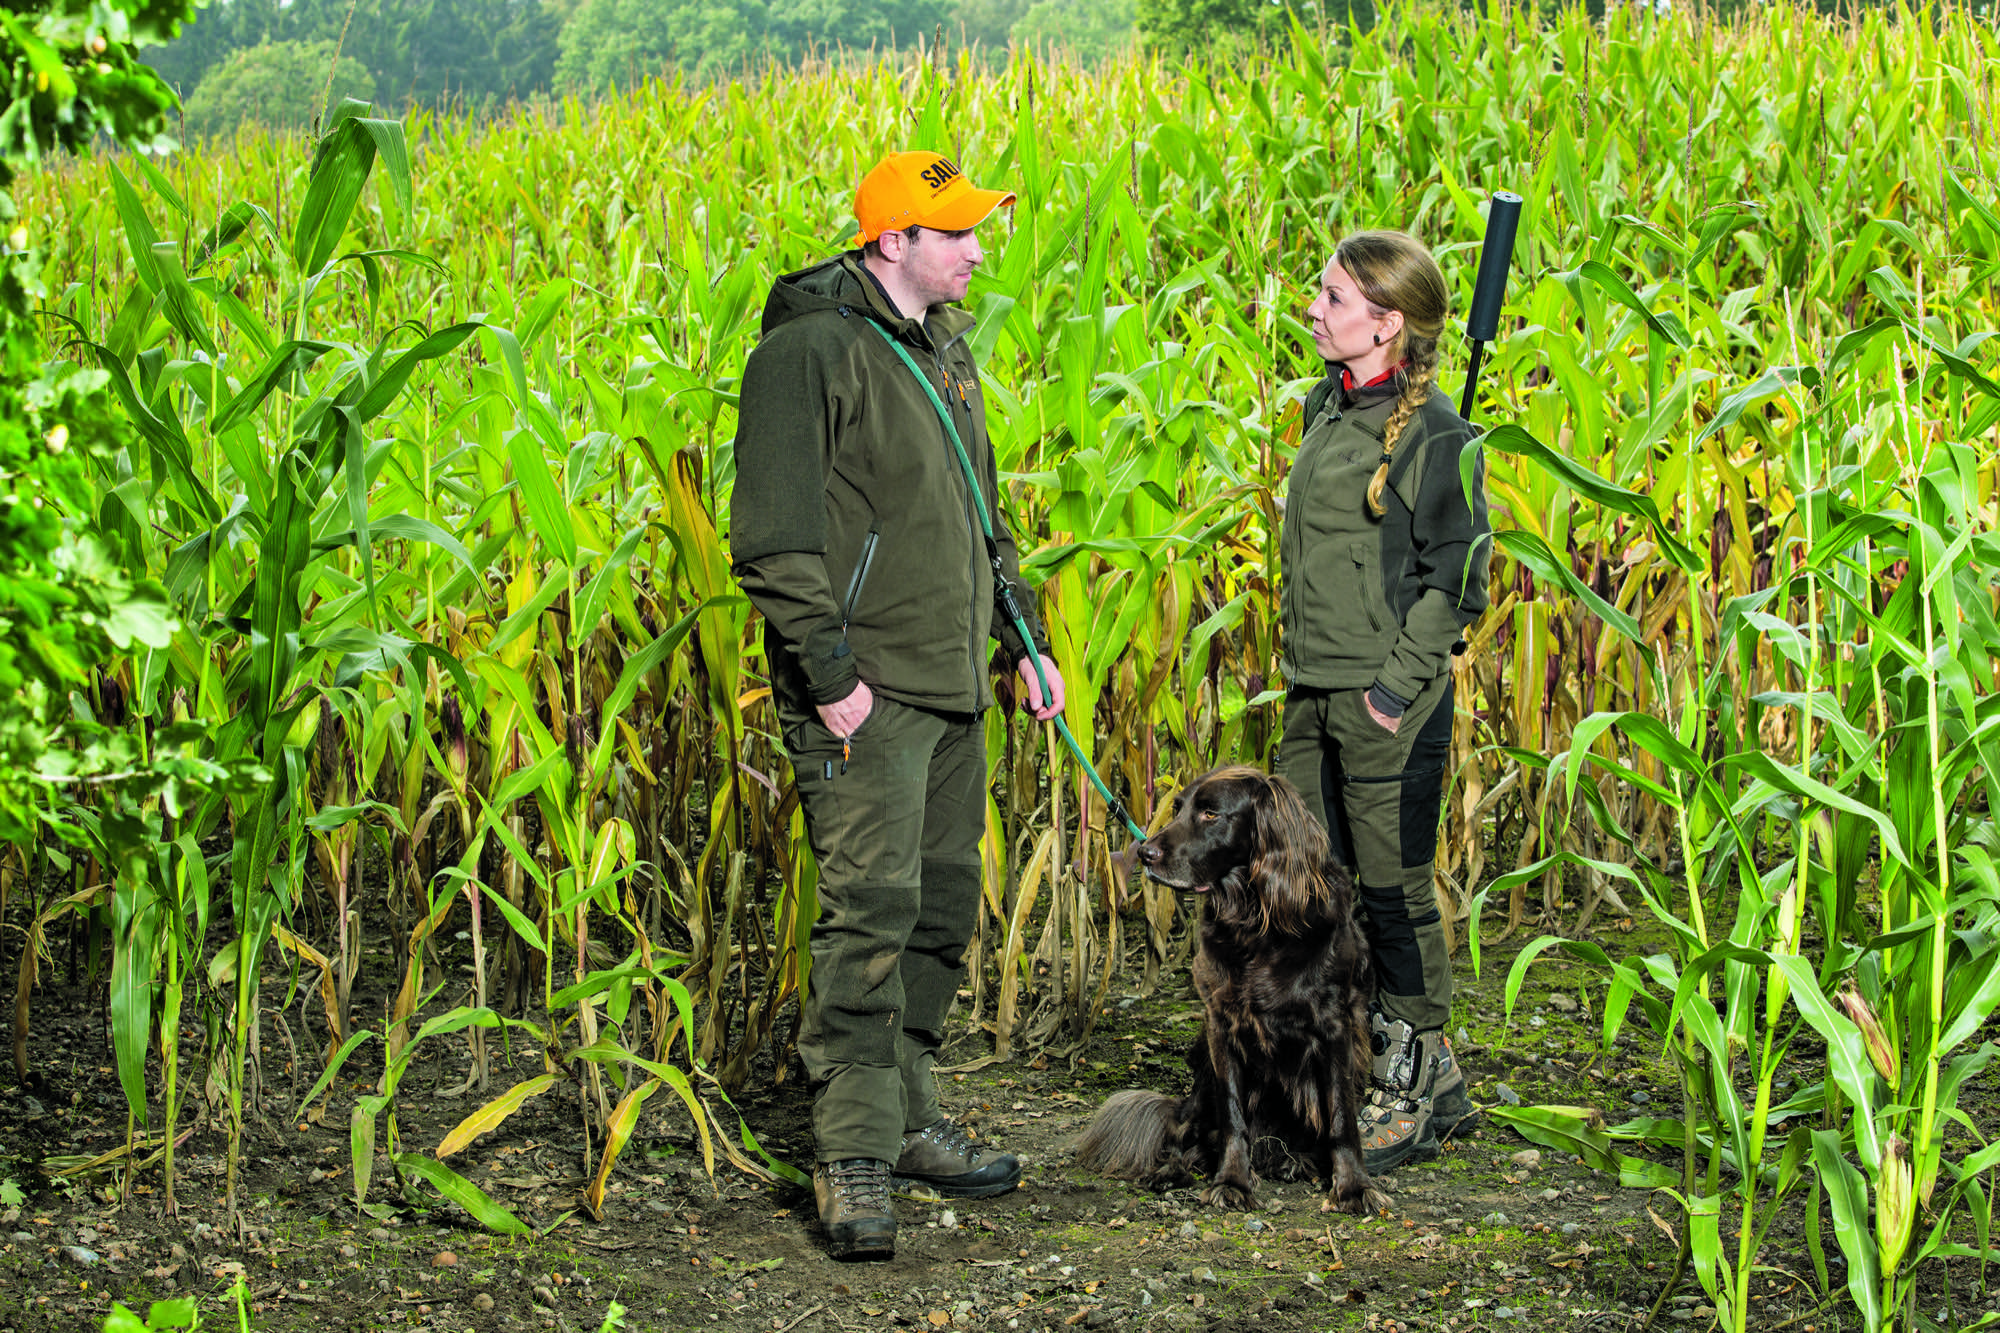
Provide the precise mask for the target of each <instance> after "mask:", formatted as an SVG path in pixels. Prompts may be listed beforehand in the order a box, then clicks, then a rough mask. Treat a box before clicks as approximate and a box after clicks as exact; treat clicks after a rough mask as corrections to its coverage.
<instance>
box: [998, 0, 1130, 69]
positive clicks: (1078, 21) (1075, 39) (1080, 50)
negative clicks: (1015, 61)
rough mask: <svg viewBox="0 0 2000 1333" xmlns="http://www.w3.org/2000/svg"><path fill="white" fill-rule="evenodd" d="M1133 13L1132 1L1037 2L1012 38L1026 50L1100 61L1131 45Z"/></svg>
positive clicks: (1049, 0)
mask: <svg viewBox="0 0 2000 1333" xmlns="http://www.w3.org/2000/svg"><path fill="white" fill-rule="evenodd" d="M1133 13H1134V9H1133V0H1035V4H1034V5H1033V6H1032V7H1030V8H1029V10H1028V12H1027V13H1025V14H1023V15H1022V16H1021V19H1020V21H1019V22H1018V23H1016V24H1015V25H1014V32H1013V36H1014V40H1015V41H1016V42H1019V43H1020V44H1022V45H1023V46H1029V47H1053V48H1055V49H1056V50H1058V51H1063V52H1066V53H1068V54H1070V55H1072V56H1075V57H1076V58H1077V59H1079V60H1083V61H1086V62H1089V61H1097V60H1102V59H1103V58H1104V57H1106V56H1108V55H1112V54H1115V53H1116V52H1118V51H1119V50H1121V49H1123V48H1124V47H1125V46H1126V45H1127V44H1129V43H1130V42H1131V40H1132V31H1133Z"/></svg>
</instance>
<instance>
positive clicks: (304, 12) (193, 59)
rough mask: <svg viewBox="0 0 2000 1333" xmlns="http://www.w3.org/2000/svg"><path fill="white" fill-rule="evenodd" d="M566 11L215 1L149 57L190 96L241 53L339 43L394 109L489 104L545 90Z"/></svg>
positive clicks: (541, 5) (459, 2) (467, 3)
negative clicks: (418, 104)
mask: <svg viewBox="0 0 2000 1333" xmlns="http://www.w3.org/2000/svg"><path fill="white" fill-rule="evenodd" d="M568 8H569V6H567V5H566V4H563V3H560V0H358V3H355V4H354V5H353V7H352V15H351V17H350V12H349V4H348V0H289V3H285V4H279V3H278V2H277V0H216V3H214V4H211V5H210V6H209V7H208V8H206V9H204V10H203V11H202V13H201V15H200V17H199V18H198V19H197V20H196V21H194V22H193V23H191V24H189V25H188V27H187V29H186V31H185V32H184V33H183V34H182V35H181V37H180V38H179V39H178V40H176V41H173V42H170V43H167V44H166V45H163V46H155V47H151V48H149V49H148V50H146V51H145V53H144V56H145V59H146V61H147V63H148V64H150V65H152V66H153V68H155V69H157V70H158V71H159V72H160V75H161V77H163V78H164V79H165V80H166V81H167V82H168V83H170V84H172V85H174V86H175V87H177V88H179V89H180V90H181V92H182V94H183V95H184V96H185V95H190V90H193V89H197V88H199V87H200V86H201V85H202V84H203V83H204V82H206V80H207V79H208V78H210V77H211V75H212V74H213V73H214V72H215V71H217V70H219V69H221V68H222V67H223V66H225V65H227V64H228V63H229V61H230V60H231V58H232V57H233V56H235V55H237V54H239V53H241V52H244V51H248V50H253V49H255V48H257V47H259V46H264V45H269V44H282V43H312V42H329V43H338V44H339V47H340V53H341V55H342V56H343V57H344V58H347V59H352V60H354V61H356V62H357V63H358V64H360V65H361V66H362V67H363V68H364V69H366V70H367V71H368V80H367V81H366V82H365V83H360V84H358V85H357V87H358V88H360V89H367V88H373V89H374V90H376V91H377V92H378V93H379V95H380V96H381V97H382V98H385V99H388V100H391V101H394V102H397V103H401V102H403V101H404V100H409V101H414V102H421V103H428V104H435V103H439V102H442V101H444V100H445V99H447V98H450V99H454V100H456V101H459V102H461V103H463V104H467V105H470V106H473V107H488V106H492V105H494V104H497V103H499V102H501V101H504V100H506V99H508V98H512V97H524V96H527V95H528V94H530V93H533V92H538V91H541V90H543V89H545V88H547V87H548V83H549V74H550V71H551V70H552V69H553V68H554V66H555V44H556V34H557V31H558V30H559V29H560V27H561V24H562V16H563V15H564V13H566V12H567V11H568ZM325 66H326V62H325V61H322V62H321V68H320V72H319V76H318V78H317V79H315V80H314V86H315V87H317V86H319V85H321V84H323V83H324V82H325V80H326V69H325ZM356 95H359V96H363V97H367V96H368V95H369V94H368V93H367V92H365V91H362V92H358V93H357V94H356ZM337 96H338V94H336V100H337Z"/></svg>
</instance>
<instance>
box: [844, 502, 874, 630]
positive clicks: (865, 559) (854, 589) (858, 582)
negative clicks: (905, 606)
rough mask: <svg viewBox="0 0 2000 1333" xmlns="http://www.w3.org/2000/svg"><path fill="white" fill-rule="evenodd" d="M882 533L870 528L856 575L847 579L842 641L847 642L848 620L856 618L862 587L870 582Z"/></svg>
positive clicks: (863, 541) (864, 540)
mask: <svg viewBox="0 0 2000 1333" xmlns="http://www.w3.org/2000/svg"><path fill="white" fill-rule="evenodd" d="M881 539H882V534H881V533H880V532H878V531H877V530H876V529H875V528H873V527H870V528H869V529H868V535H867V536H865V537H863V538H862V539H861V559H860V560H859V561H857V562H856V563H855V566H854V576H853V577H852V578H850V579H848V581H847V600H846V601H845V602H844V603H842V604H841V608H840V641H841V642H842V643H845V642H847V626H848V622H850V621H852V620H853V619H854V606H855V603H857V602H859V601H860V600H861V587H862V585H863V584H865V583H867V582H868V566H869V565H870V564H871V563H872V562H873V561H874V559H875V544H876V543H877V542H879V541H880V540H881Z"/></svg>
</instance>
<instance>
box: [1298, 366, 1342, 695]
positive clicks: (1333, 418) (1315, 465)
mask: <svg viewBox="0 0 2000 1333" xmlns="http://www.w3.org/2000/svg"><path fill="white" fill-rule="evenodd" d="M1320 412H1321V415H1322V416H1323V417H1324V418H1326V419H1327V420H1328V421H1329V422H1337V421H1339V420H1340V418H1341V415H1342V414H1341V410H1340V408H1339V407H1338V406H1332V407H1326V408H1322V409H1320ZM1318 424H1319V423H1318V422H1317V421H1308V422H1307V423H1306V435H1310V434H1312V430H1313V427H1315V426H1317V425H1318ZM1299 447H1300V451H1301V452H1304V448H1305V435H1301V436H1299ZM1318 469H1319V455H1318V454H1315V455H1313V460H1312V471H1318ZM1301 481H1302V483H1303V484H1302V485H1301V486H1300V488H1299V495H1300V497H1301V498H1303V497H1304V495H1305V493H1306V491H1307V490H1309V489H1310V488H1311V485H1312V472H1308V473H1307V474H1306V475H1305V476H1304V477H1303V478H1302V479H1301ZM1286 513H1287V517H1289V516H1290V510H1289V509H1287V511H1286ZM1301 523H1302V524H1303V520H1301ZM1298 533H1299V535H1298V540H1297V542H1296V543H1295V549H1294V550H1293V552H1292V558H1293V559H1294V560H1300V559H1301V558H1302V557H1303V556H1304V555H1305V549H1306V534H1305V528H1304V527H1303V526H1301V527H1300V528H1299V529H1298ZM1300 573H1301V574H1303V573H1304V570H1303V569H1301V570H1300ZM1300 581H1301V580H1300V579H1293V578H1287V579H1286V580H1285V611H1286V615H1285V617H1284V618H1285V619H1287V620H1289V621H1291V623H1292V624H1294V625H1296V624H1299V623H1300V621H1299V614H1298V598H1299V594H1298V584H1299V583H1300ZM1297 651H1298V650H1297V648H1296V647H1295V646H1294V645H1293V644H1292V643H1291V642H1289V641H1287V642H1286V644H1285V655H1286V656H1288V657H1290V658H1291V659H1292V661H1293V663H1294V664H1295V665H1296V664H1297V663H1298V660H1299V659H1298V656H1297Z"/></svg>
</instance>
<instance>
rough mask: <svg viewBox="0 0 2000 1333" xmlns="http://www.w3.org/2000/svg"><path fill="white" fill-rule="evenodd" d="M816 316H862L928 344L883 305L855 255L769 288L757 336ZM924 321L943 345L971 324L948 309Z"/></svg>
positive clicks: (922, 333)
mask: <svg viewBox="0 0 2000 1333" xmlns="http://www.w3.org/2000/svg"><path fill="white" fill-rule="evenodd" d="M822 310H861V311H865V312H866V313H867V314H868V315H869V316H871V317H872V318H873V319H874V320H875V321H876V322H877V323H878V324H881V325H883V326H885V327H886V328H888V329H889V330H890V331H891V332H892V333H895V334H898V335H899V336H901V337H903V338H905V339H908V340H910V341H913V342H915V343H917V344H919V345H925V346H927V345H929V343H930V338H929V336H928V331H927V329H926V327H925V321H924V320H922V319H912V318H910V317H909V316H907V315H904V314H903V313H901V312H900V311H898V310H896V309H895V308H894V307H893V306H891V305H890V304H889V298H888V297H887V296H886V295H884V294H883V291H882V288H881V286H880V285H879V284H878V283H876V281H875V280H874V279H873V278H872V277H870V276H869V275H868V273H867V272H866V271H865V270H863V268H862V267H861V252H860V251H859V250H848V251H846V252H844V253H842V254H838V255H835V256H834V257H833V258H831V259H823V260H821V261H820V262H819V263H817V264H814V265H812V266H811V267H810V268H802V269H800V270H799V271H798V272H796V273H787V274H785V275H784V276H783V277H781V278H779V279H778V280H777V281H776V282H774V283H772V284H771V295H770V297H769V299H767V300H766V301H765V302H764V320H763V324H762V326H761V328H760V332H761V333H762V335H763V336H764V337H766V338H768V337H770V336H771V332H772V330H774V329H777V328H779V327H780V326H782V325H785V324H789V323H791V322H792V321H793V320H795V319H798V318H800V317H801V316H804V315H810V314H813V313H815V312H817V311H822ZM929 315H930V320H929V324H930V327H931V328H932V329H935V330H936V331H937V332H938V333H939V334H940V335H941V336H942V340H943V341H945V342H950V341H952V340H954V339H956V338H957V337H959V336H960V335H961V334H963V333H964V332H965V331H966V330H967V329H969V328H971V327H972V325H973V322H974V321H973V318H972V316H971V315H969V314H967V313H966V312H965V311H963V310H960V309H958V308H956V307H954V306H933V307H932V308H931V309H930V311H929Z"/></svg>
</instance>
